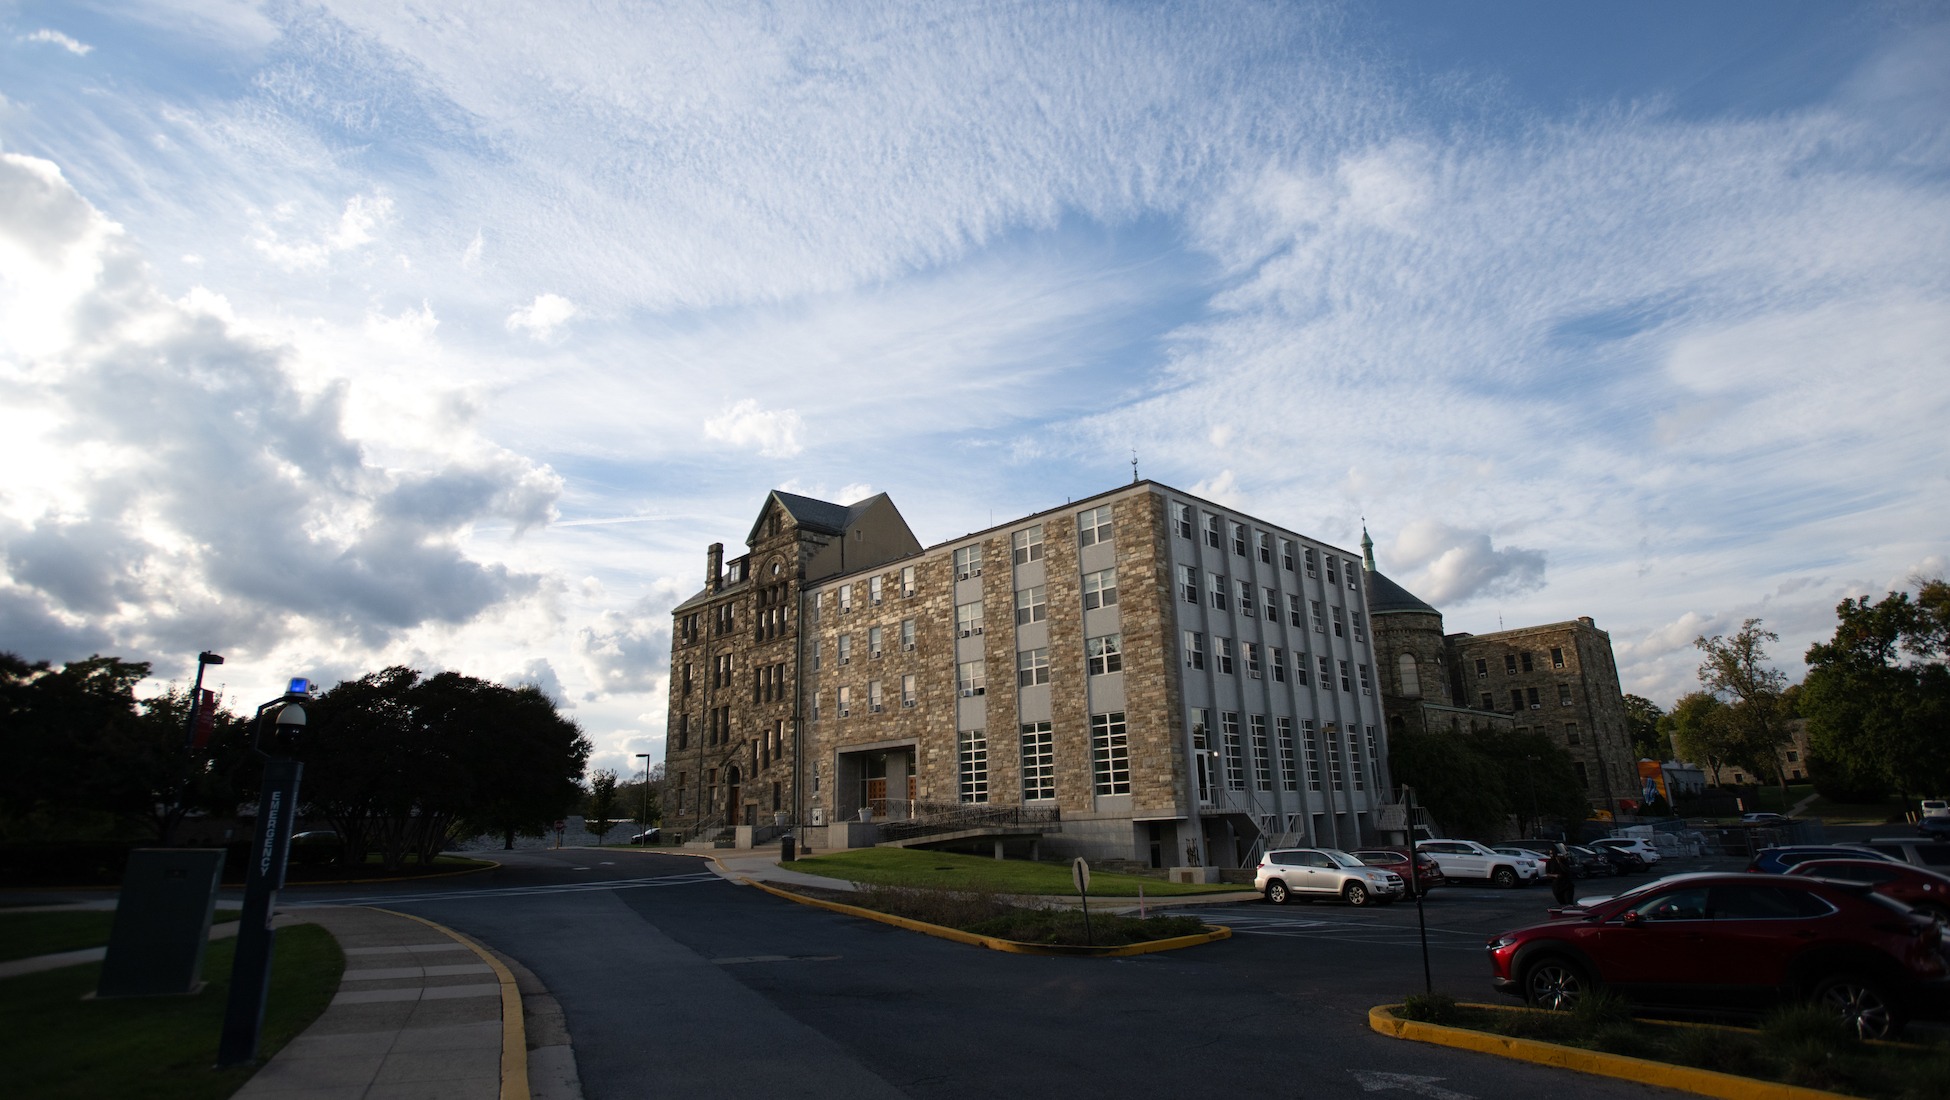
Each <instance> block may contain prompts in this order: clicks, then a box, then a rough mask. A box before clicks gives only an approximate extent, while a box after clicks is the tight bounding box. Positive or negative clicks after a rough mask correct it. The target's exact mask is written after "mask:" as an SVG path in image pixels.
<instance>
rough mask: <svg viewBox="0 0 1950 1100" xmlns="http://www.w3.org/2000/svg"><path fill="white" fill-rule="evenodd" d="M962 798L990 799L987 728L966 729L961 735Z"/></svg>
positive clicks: (971, 799) (967, 800)
mask: <svg viewBox="0 0 1950 1100" xmlns="http://www.w3.org/2000/svg"><path fill="white" fill-rule="evenodd" d="M959 755H960V761H961V800H962V801H963V802H987V801H988V800H989V735H988V731H987V730H966V731H964V732H963V733H962V735H961V752H960V754H959Z"/></svg>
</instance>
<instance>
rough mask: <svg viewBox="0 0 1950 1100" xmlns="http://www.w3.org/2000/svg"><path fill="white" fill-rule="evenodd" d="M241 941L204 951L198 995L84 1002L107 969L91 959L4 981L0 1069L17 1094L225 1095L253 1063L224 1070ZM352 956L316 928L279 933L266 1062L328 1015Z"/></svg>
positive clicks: (75, 1097) (183, 1098) (72, 1097)
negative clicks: (227, 1014)
mask: <svg viewBox="0 0 1950 1100" xmlns="http://www.w3.org/2000/svg"><path fill="white" fill-rule="evenodd" d="M236 942H237V941H235V940H218V941H216V942H214V943H212V944H211V945H210V951H209V954H208V955H206V956H205V957H204V963H203V977H204V979H205V981H207V982H208V983H209V984H208V985H206V986H204V988H203V991H202V992H201V993H198V994H196V995H195V996H193V997H128V998H116V999H114V1000H106V1001H96V1000H83V999H82V998H83V997H85V996H86V995H87V994H90V993H93V992H94V990H95V982H96V980H97V978H98V977H99V976H100V973H101V966H100V964H97V963H89V964H86V965H82V966H70V967H67V968H65V969H61V970H50V971H45V972H43V973H40V974H27V975H23V976H21V977H18V978H7V979H4V980H0V1065H4V1066H5V1067H6V1074H5V1076H6V1080H7V1082H8V1084H7V1087H6V1093H7V1095H9V1096H32V1097H35V1098H36V1100H99V1098H100V1097H106V1096H140V1097H142V1098H143V1100H223V1098H224V1097H228V1096H229V1095H230V1094H232V1093H234V1092H236V1091H237V1089H238V1088H239V1087H241V1086H242V1085H243V1083H244V1082H245V1081H246V1080H248V1079H249V1078H250V1075H251V1072H252V1071H251V1070H250V1069H247V1068H246V1069H229V1070H217V1069H214V1068H212V1066H213V1065H214V1063H215V1062H216V1059H217V1040H218V1038H219V1036H220V1035H221V1034H222V1031H223V1014H224V1000H225V998H226V997H228V996H229V991H230V990H229V980H230V960H231V952H232V951H233V950H234V949H235V946H236ZM344 969H345V956H344V955H343V954H342V953H341V952H340V951H339V945H338V942H337V941H336V940H334V939H332V937H331V935H330V934H329V933H327V932H326V931H325V930H324V929H323V928H320V927H318V926H316V925H309V924H306V925H297V926H294V927H291V928H285V929H281V930H280V931H279V932H278V936H277V953H276V955H275V956H274V957H273V961H272V966H271V996H270V1001H269V1004H268V1006H267V1008H266V1011H265V1013H264V1031H263V1034H262V1041H261V1042H260V1044H259V1051H260V1056H261V1057H262V1058H265V1059H268V1058H269V1057H270V1056H271V1055H272V1054H274V1053H276V1052H277V1051H278V1050H279V1048H281V1047H283V1046H284V1044H285V1043H287V1042H290V1041H291V1039H292V1038H294V1037H295V1036H297V1034H298V1033H299V1032H301V1031H303V1030H304V1029H305V1028H306V1027H307V1026H308V1025H310V1023H311V1022H312V1021H313V1020H315V1019H317V1018H318V1014H319V1013H321V1012H323V1011H325V1006H326V1005H327V1004H329V1003H330V1002H331V1000H332V994H333V993H334V992H335V991H336V990H337V989H338V985H339V975H340V974H341V973H342V972H343V971H344Z"/></svg>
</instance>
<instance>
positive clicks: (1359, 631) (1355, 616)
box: [1347, 611, 1368, 642]
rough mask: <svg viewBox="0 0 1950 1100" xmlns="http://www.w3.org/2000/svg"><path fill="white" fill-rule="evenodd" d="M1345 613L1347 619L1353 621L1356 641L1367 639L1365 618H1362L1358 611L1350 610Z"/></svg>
mask: <svg viewBox="0 0 1950 1100" xmlns="http://www.w3.org/2000/svg"><path fill="white" fill-rule="evenodd" d="M1347 615H1348V618H1349V619H1352V620H1353V621H1354V640H1355V641H1357V642H1365V641H1367V640H1368V621H1367V619H1365V618H1363V617H1362V615H1361V613H1360V612H1359V611H1350V612H1348V613H1347Z"/></svg>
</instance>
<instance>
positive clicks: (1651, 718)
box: [1625, 695, 1672, 760]
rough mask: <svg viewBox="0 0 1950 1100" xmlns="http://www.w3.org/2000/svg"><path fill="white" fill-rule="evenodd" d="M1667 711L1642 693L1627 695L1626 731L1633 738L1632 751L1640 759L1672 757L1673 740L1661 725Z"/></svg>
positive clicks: (1668, 758)
mask: <svg viewBox="0 0 1950 1100" xmlns="http://www.w3.org/2000/svg"><path fill="white" fill-rule="evenodd" d="M1665 716H1666V712H1665V711H1663V710H1660V709H1659V704H1657V703H1655V702H1653V701H1652V700H1650V699H1647V698H1645V697H1644V696H1641V695H1627V696H1626V697H1625V732H1626V735H1627V736H1629V737H1630V738H1631V740H1632V752H1633V753H1634V754H1636V755H1637V756H1638V758H1639V759H1640V760H1670V759H1672V740H1671V739H1670V738H1669V737H1667V736H1666V734H1665V732H1664V731H1663V730H1662V729H1661V728H1660V726H1659V720H1660V719H1662V718H1664V717H1665Z"/></svg>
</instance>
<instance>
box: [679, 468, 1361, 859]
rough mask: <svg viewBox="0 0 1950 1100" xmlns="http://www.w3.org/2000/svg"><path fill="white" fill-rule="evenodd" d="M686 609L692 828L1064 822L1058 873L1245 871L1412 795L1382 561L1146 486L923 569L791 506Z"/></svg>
mask: <svg viewBox="0 0 1950 1100" xmlns="http://www.w3.org/2000/svg"><path fill="white" fill-rule="evenodd" d="M747 545H748V547H749V548H750V552H749V553H748V554H745V555H743V556H740V557H738V558H736V559H734V560H732V561H730V562H726V561H725V560H724V558H723V551H722V548H721V547H720V546H716V545H714V546H713V547H712V548H711V551H710V555H709V557H708V566H707V570H706V583H705V588H704V590H703V591H702V592H700V593H698V594H697V595H696V596H694V597H692V598H691V599H689V600H686V601H685V602H684V603H683V604H681V605H679V606H678V607H677V608H676V610H675V612H674V619H675V623H674V631H673V642H672V652H671V668H672V688H671V709H670V725H669V729H670V735H669V741H668V750H667V758H666V773H667V775H668V776H669V781H670V784H671V792H672V793H671V797H670V805H669V814H670V818H671V822H670V823H671V825H672V826H673V827H674V828H677V829H682V830H685V831H691V832H695V831H697V830H699V829H704V828H710V827H713V826H723V825H727V824H731V825H740V824H742V825H761V824H772V823H792V824H802V825H821V824H829V823H834V822H841V821H850V820H858V819H862V818H869V817H870V818H873V819H876V820H880V821H887V820H902V819H915V818H925V817H928V816H930V815H941V814H944V813H949V812H952V811H953V810H954V808H956V807H968V806H981V805H987V806H1019V807H1023V808H1026V809H1038V810H1044V811H1054V812H1055V815H1056V816H1057V817H1059V818H1060V821H1061V827H1060V829H1058V830H1052V831H1049V832H1047V833H1046V834H1045V835H1044V836H1043V838H1042V842H1041V846H1042V852H1043V854H1045V855H1069V854H1082V855H1087V856H1090V857H1092V858H1118V859H1130V860H1136V861H1140V862H1143V863H1147V864H1149V865H1152V866H1167V865H1173V864H1180V863H1186V862H1196V863H1204V864H1216V865H1221V866H1237V865H1241V864H1243V863H1247V862H1250V860H1251V859H1252V858H1253V857H1254V855H1255V853H1256V852H1257V851H1258V850H1259V849H1260V847H1261V846H1263V845H1264V844H1267V843H1270V842H1275V841H1277V842H1282V843H1316V844H1324V845H1334V846H1339V847H1354V846H1357V845H1359V844H1361V843H1363V842H1364V841H1367V840H1370V839H1372V838H1373V836H1374V825H1375V820H1374V816H1375V811H1376V810H1377V808H1379V807H1380V806H1381V804H1383V803H1384V802H1386V801H1387V792H1388V790H1389V783H1388V779H1387V743H1386V731H1385V730H1384V729H1383V728H1382V710H1381V706H1380V699H1379V697H1378V695H1377V671H1378V670H1377V664H1376V659H1375V655H1374V646H1373V643H1372V642H1371V640H1370V638H1369V634H1368V624H1369V621H1370V620H1369V609H1368V606H1367V603H1366V598H1365V595H1364V591H1363V586H1362V583H1361V576H1362V574H1361V572H1360V566H1359V564H1358V563H1357V562H1356V561H1355V559H1354V558H1352V557H1351V556H1350V555H1348V554H1347V553H1346V552H1344V551H1342V550H1339V549H1338V548H1335V547H1333V546H1330V545H1327V544H1325V543H1323V542H1320V541H1319V540H1316V539H1310V538H1307V537H1305V536H1303V535H1300V534H1298V533H1297V532H1294V531H1291V530H1288V529H1286V528H1282V527H1279V526H1277V525H1274V524H1271V523H1268V522H1267V521H1265V520H1262V519H1258V518H1256V517H1252V516H1247V515H1243V514H1240V513H1238V512H1235V511H1233V510H1231V509H1227V508H1224V507H1221V506H1219V505H1216V504H1213V503H1212V502H1210V501H1206V500H1202V499H1199V498H1197V497H1193V496H1191V495H1190V494H1187V493H1184V492H1181V491H1179V490H1176V489H1172V488H1170V487H1168V486H1164V485H1160V484H1157V483H1155V482H1149V481H1140V482H1135V483H1133V484H1132V485H1130V486H1127V487H1123V488H1120V489H1116V490H1112V491H1110V492H1106V493H1102V494H1099V495H1097V496H1094V497H1091V498H1088V499H1086V500H1082V501H1078V502H1075V503H1072V504H1068V505H1065V506H1064V507H1061V508H1056V509H1051V510H1049V511H1045V512H1041V513H1038V514H1035V515H1031V516H1024V517H1022V518H1020V519H1017V520H1012V521H1009V522H1007V523H1004V524H1000V525H998V526H995V527H992V528H989V529H988V530H985V531H979V532H975V533H972V534H969V535H965V536H962V537H960V538H956V539H952V540H949V541H947V542H942V543H938V544H936V545H934V546H930V547H926V548H923V547H921V546H920V545H919V543H918V542H917V541H916V540H915V538H914V536H913V534H912V533H911V532H910V531H909V530H908V527H907V525H906V523H905V521H903V520H902V519H901V518H900V515H899V512H898V511H897V510H895V508H894V506H893V504H892V502H891V501H889V500H888V499H887V498H886V497H885V496H884V495H883V496H879V497H874V498H872V499H870V500H868V501H863V502H861V503H860V504H856V505H852V506H841V505H835V504H829V503H826V502H823V501H815V500H810V499H808V498H805V497H799V496H794V495H792V494H788V493H779V492H775V493H773V494H771V495H770V496H769V497H768V498H767V500H766V502H765V505H764V506H763V508H762V509H761V511H760V514H759V517H758V520H757V522H756V523H755V524H754V525H753V528H752V531H751V533H750V535H749V536H748V538H747Z"/></svg>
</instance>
